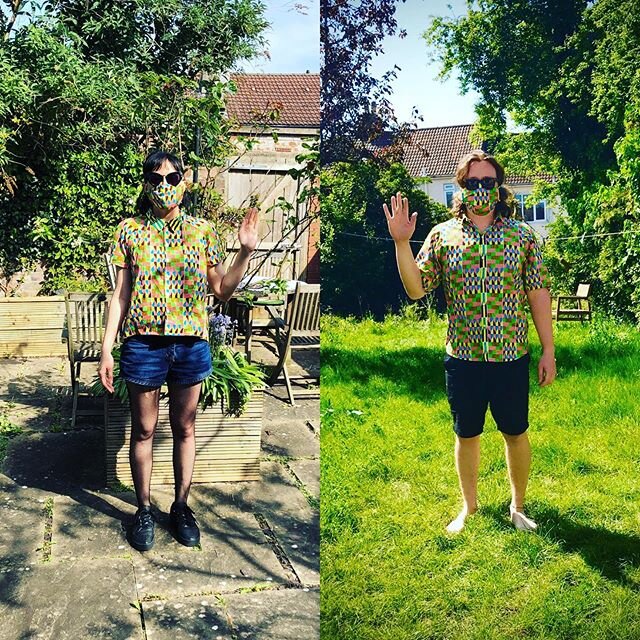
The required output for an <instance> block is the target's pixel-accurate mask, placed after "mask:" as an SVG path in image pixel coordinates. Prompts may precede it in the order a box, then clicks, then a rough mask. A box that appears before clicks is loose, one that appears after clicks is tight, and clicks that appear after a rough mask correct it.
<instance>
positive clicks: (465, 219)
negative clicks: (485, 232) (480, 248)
mask: <svg viewBox="0 0 640 640" xmlns="http://www.w3.org/2000/svg"><path fill="white" fill-rule="evenodd" d="M460 220H461V221H462V224H466V225H468V226H469V227H471V228H472V229H477V227H476V225H475V224H473V220H471V218H470V217H469V216H468V215H467V214H466V213H462V214H461V215H460ZM503 224H504V217H503V216H502V214H501V213H496V214H494V216H493V222H492V223H491V224H490V225H489V227H492V226H496V227H501V226H502V225H503ZM489 227H487V229H488V228H489Z"/></svg>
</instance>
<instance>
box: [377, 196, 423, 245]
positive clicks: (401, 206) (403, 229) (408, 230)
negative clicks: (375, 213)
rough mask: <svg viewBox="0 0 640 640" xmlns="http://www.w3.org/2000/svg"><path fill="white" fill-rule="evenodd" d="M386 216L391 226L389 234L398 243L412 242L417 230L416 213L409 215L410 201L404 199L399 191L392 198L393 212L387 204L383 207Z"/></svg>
mask: <svg viewBox="0 0 640 640" xmlns="http://www.w3.org/2000/svg"><path fill="white" fill-rule="evenodd" d="M382 208H383V209H384V215H385V216H386V218H387V224H388V225H389V233H390V234H391V237H392V238H393V239H394V240H395V241H396V242H402V241H406V240H410V239H411V236H413V232H414V231H415V230H416V218H417V216H418V214H417V213H416V212H414V213H412V214H411V215H409V200H407V198H403V197H402V194H401V193H400V192H399V191H398V193H397V195H395V196H391V212H389V207H387V203H386V202H385V203H384V204H383V205H382Z"/></svg>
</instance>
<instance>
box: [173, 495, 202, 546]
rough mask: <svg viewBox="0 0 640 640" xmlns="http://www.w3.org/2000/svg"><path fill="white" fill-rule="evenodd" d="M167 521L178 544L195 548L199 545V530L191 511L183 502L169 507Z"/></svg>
mask: <svg viewBox="0 0 640 640" xmlns="http://www.w3.org/2000/svg"><path fill="white" fill-rule="evenodd" d="M169 521H170V522H171V527H172V528H173V531H174V533H175V536H176V539H177V541H178V542H179V543H180V544H183V545H185V546H186V547H195V546H196V545H197V544H199V543H200V530H199V529H198V525H197V524H196V519H195V517H194V515H193V511H191V509H190V508H189V507H188V506H187V505H186V504H185V503H184V502H174V503H173V504H172V505H171V510H170V511H169Z"/></svg>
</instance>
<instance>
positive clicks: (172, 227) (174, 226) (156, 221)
mask: <svg viewBox="0 0 640 640" xmlns="http://www.w3.org/2000/svg"><path fill="white" fill-rule="evenodd" d="M183 218H184V213H183V212H182V211H181V212H180V213H179V214H178V215H177V216H176V217H175V218H172V219H171V220H169V221H168V222H165V221H164V220H163V219H162V218H158V216H156V215H154V213H153V211H147V214H146V219H147V222H148V223H149V224H150V225H151V226H152V227H155V228H156V229H158V231H162V229H163V227H164V226H165V225H166V226H167V227H168V228H169V231H172V232H173V233H175V232H176V231H177V230H178V229H179V228H180V225H181V224H182V220H183Z"/></svg>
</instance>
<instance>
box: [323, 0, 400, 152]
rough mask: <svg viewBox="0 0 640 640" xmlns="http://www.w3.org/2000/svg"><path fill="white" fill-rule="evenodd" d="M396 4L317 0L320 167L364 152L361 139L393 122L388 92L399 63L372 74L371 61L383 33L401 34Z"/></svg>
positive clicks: (370, 0) (366, 139)
mask: <svg viewBox="0 0 640 640" xmlns="http://www.w3.org/2000/svg"><path fill="white" fill-rule="evenodd" d="M404 1H405V0H402V2H404ZM397 3H398V0H356V1H352V0H320V47H321V55H322V60H323V64H322V90H321V91H322V94H321V100H322V144H321V147H320V153H321V158H322V164H323V165H326V164H330V163H332V162H337V161H349V160H354V159H355V160H357V159H359V158H360V157H362V156H363V155H366V153H367V152H366V143H368V142H371V141H372V140H373V139H375V138H377V137H378V136H379V135H380V134H381V133H382V131H383V130H388V129H389V128H391V127H392V125H393V124H394V123H395V122H396V120H395V117H394V114H393V107H392V105H391V102H390V100H389V96H390V94H391V81H392V80H393V79H394V78H395V77H396V75H397V71H398V70H399V69H400V67H398V66H397V65H394V67H393V68H392V69H390V70H389V71H387V72H386V73H384V74H383V76H382V77H381V78H376V77H374V76H373V75H372V72H371V63H372V61H373V59H374V57H375V56H377V55H379V54H381V53H383V46H382V40H383V39H384V38H385V37H386V36H391V35H395V34H396V33H397V34H398V36H399V37H404V36H405V35H406V33H405V31H404V30H401V31H399V32H398V30H397V22H396V19H395V17H394V15H395V10H396V5H397Z"/></svg>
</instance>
